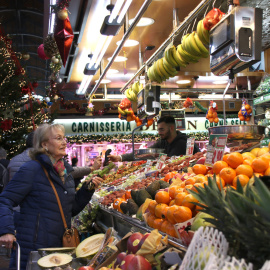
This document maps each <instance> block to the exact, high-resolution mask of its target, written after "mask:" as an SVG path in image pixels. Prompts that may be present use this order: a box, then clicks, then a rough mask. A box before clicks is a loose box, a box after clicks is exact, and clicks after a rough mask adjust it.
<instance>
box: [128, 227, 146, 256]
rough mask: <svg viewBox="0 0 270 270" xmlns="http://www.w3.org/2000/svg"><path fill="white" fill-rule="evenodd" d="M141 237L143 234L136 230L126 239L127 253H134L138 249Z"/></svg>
mask: <svg viewBox="0 0 270 270" xmlns="http://www.w3.org/2000/svg"><path fill="white" fill-rule="evenodd" d="M142 238H143V234H142V233H139V232H136V233H133V234H132V235H131V236H130V237H129V238H128V241H127V251H128V253H132V254H135V253H136V252H137V251H138V245H139V243H140V241H141V239H142Z"/></svg>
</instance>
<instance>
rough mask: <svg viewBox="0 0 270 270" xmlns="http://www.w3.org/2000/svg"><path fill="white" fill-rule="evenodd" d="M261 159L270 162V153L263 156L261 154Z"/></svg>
mask: <svg viewBox="0 0 270 270" xmlns="http://www.w3.org/2000/svg"><path fill="white" fill-rule="evenodd" d="M260 158H261V159H263V160H265V161H266V162H268V163H269V162H270V155H269V154H265V155H263V156H260Z"/></svg>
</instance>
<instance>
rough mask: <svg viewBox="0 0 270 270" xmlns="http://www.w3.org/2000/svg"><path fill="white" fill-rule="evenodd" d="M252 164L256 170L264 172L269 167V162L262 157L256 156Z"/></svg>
mask: <svg viewBox="0 0 270 270" xmlns="http://www.w3.org/2000/svg"><path fill="white" fill-rule="evenodd" d="M251 166H252V168H253V171H254V172H257V173H263V172H265V171H266V170H267V169H268V167H269V162H267V161H265V160H264V159H262V158H254V159H253V160H252V163H251Z"/></svg>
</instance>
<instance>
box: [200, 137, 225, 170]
mask: <svg viewBox="0 0 270 270" xmlns="http://www.w3.org/2000/svg"><path fill="white" fill-rule="evenodd" d="M227 137H228V135H227V134H222V135H221V134H214V135H210V138H209V145H208V146H207V153H206V160H205V165H206V166H209V167H212V166H213V165H214V163H215V162H216V161H219V160H222V158H223V154H224V149H225V146H226V143H227Z"/></svg>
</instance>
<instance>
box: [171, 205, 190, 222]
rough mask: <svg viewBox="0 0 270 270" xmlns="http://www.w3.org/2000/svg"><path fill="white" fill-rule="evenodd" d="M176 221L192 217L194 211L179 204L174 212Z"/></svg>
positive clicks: (183, 220)
mask: <svg viewBox="0 0 270 270" xmlns="http://www.w3.org/2000/svg"><path fill="white" fill-rule="evenodd" d="M173 217H174V220H175V221H176V223H182V222H185V221H187V220H189V219H191V218H192V212H191V210H190V209H189V208H188V207H185V206H179V207H178V209H177V210H176V211H174V213H173Z"/></svg>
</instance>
